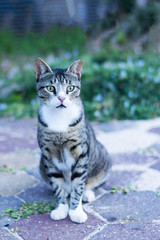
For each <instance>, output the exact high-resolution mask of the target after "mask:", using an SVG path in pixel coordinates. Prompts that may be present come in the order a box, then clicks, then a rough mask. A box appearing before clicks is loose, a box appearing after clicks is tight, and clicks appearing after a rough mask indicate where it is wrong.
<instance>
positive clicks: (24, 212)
mask: <svg viewBox="0 0 160 240" xmlns="http://www.w3.org/2000/svg"><path fill="white" fill-rule="evenodd" d="M54 208H55V202H49V201H47V202H43V201H41V202H34V203H30V202H26V203H23V204H22V205H21V207H20V208H19V209H14V210H13V209H11V208H6V209H4V214H3V215H2V216H4V215H7V216H10V217H12V218H15V219H19V218H30V215H33V214H43V213H46V212H50V211H52V210H53V209H54ZM2 216H1V217H2Z"/></svg>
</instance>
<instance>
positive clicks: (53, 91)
mask: <svg viewBox="0 0 160 240" xmlns="http://www.w3.org/2000/svg"><path fill="white" fill-rule="evenodd" d="M82 65H83V62H82V61H81V60H77V61H75V62H74V63H72V64H71V65H70V66H69V67H68V68H66V69H59V68H55V69H51V68H50V67H49V66H48V65H47V64H46V63H45V62H44V61H43V60H42V59H40V58H37V59H36V60H35V64H34V71H35V77H36V84H37V93H38V96H39V98H40V99H41V101H42V102H43V103H44V104H46V105H48V106H51V107H53V108H56V109H65V108H67V107H69V106H70V105H71V104H73V102H75V101H76V100H77V98H78V97H79V94H80V89H81V70H82Z"/></svg>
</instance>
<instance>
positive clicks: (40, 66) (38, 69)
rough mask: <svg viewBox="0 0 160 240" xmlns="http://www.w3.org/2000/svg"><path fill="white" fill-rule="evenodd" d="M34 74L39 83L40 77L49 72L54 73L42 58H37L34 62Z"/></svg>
mask: <svg viewBox="0 0 160 240" xmlns="http://www.w3.org/2000/svg"><path fill="white" fill-rule="evenodd" d="M34 72H35V77H36V80H37V82H38V81H39V77H40V76H41V75H43V74H45V73H47V72H52V70H51V68H50V67H49V66H48V65H47V63H45V62H44V61H43V60H42V59H41V58H36V59H35V62H34Z"/></svg>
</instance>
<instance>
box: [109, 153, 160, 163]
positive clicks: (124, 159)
mask: <svg viewBox="0 0 160 240" xmlns="http://www.w3.org/2000/svg"><path fill="white" fill-rule="evenodd" d="M159 160H160V159H159V157H158V156H153V155H152V156H147V155H144V154H139V153H137V152H132V153H121V154H113V155H112V161H113V164H122V163H123V164H124V163H126V164H141V165H144V164H148V163H152V162H153V163H154V162H155V161H159Z"/></svg>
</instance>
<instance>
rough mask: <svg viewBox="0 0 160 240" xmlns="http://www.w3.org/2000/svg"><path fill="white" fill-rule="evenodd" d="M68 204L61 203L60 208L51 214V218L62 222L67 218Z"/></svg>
mask: <svg viewBox="0 0 160 240" xmlns="http://www.w3.org/2000/svg"><path fill="white" fill-rule="evenodd" d="M68 210H69V207H68V204H62V203H60V204H59V206H58V207H57V208H56V209H55V210H53V211H52V212H51V213H50V217H51V219H53V220H61V219H64V218H66V217H67V214H68Z"/></svg>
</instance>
